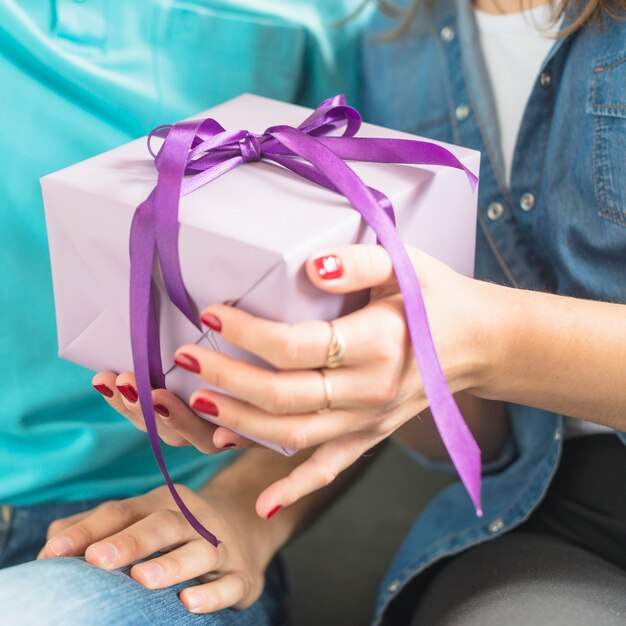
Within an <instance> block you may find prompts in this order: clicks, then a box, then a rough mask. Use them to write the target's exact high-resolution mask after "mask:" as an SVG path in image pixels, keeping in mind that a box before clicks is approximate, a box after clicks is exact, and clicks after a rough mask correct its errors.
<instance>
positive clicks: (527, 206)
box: [519, 192, 535, 212]
mask: <svg viewBox="0 0 626 626" xmlns="http://www.w3.org/2000/svg"><path fill="white" fill-rule="evenodd" d="M519 205H520V207H521V208H522V211H526V212H528V211H532V210H533V209H534V208H535V196H533V194H532V193H528V192H527V193H525V194H523V195H522V197H521V198H520V201H519Z"/></svg>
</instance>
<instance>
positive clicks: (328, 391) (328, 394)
mask: <svg viewBox="0 0 626 626" xmlns="http://www.w3.org/2000/svg"><path fill="white" fill-rule="evenodd" d="M317 371H318V372H319V373H320V376H321V377H322V384H323V385H324V406H323V407H322V408H321V409H320V410H319V413H327V412H328V411H330V403H331V402H332V400H333V386H332V385H331V383H330V378H328V375H327V374H326V372H325V371H324V370H317Z"/></svg>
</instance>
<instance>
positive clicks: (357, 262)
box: [305, 244, 396, 293]
mask: <svg viewBox="0 0 626 626" xmlns="http://www.w3.org/2000/svg"><path fill="white" fill-rule="evenodd" d="M305 267H306V273H307V276H308V277H309V280H310V281H311V282H312V283H313V284H314V285H315V286H316V287H318V288H319V289H322V290H323V291H329V292H331V293H352V292H354V291H361V290H363V289H371V288H373V287H381V286H385V285H388V284H395V280H396V279H395V275H394V273H393V266H392V265H391V259H390V258H389V255H388V254H387V252H386V251H385V249H384V248H383V247H382V246H373V245H363V244H355V245H351V246H344V247H341V248H335V249H333V250H332V251H327V252H323V253H320V254H317V255H315V256H314V257H313V258H311V259H309V260H308V261H307V263H306V266H305Z"/></svg>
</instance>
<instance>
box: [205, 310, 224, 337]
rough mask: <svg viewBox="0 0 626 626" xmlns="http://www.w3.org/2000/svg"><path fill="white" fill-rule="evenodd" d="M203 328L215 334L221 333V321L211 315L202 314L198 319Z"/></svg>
mask: <svg viewBox="0 0 626 626" xmlns="http://www.w3.org/2000/svg"><path fill="white" fill-rule="evenodd" d="M200 319H201V320H202V323H203V324H204V325H205V326H208V327H209V328H210V329H212V330H214V331H215V332H216V333H221V332H222V320H221V319H220V318H219V317H217V315H214V314H213V313H208V312H207V313H203V314H202V317H201V318H200Z"/></svg>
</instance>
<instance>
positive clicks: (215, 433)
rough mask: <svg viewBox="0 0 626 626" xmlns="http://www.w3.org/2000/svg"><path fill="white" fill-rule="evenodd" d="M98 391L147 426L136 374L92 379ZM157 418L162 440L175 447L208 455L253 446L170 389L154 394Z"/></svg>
mask: <svg viewBox="0 0 626 626" xmlns="http://www.w3.org/2000/svg"><path fill="white" fill-rule="evenodd" d="M92 384H93V386H94V388H95V389H96V390H97V391H98V392H99V393H100V394H101V395H102V397H103V398H104V399H105V400H106V401H107V402H108V404H109V405H110V406H111V407H112V408H114V409H115V410H116V411H117V412H118V413H119V414H120V415H122V416H123V417H125V418H126V419H127V420H128V421H129V422H131V424H133V425H134V426H135V427H136V428H138V429H139V430H141V431H143V432H145V431H146V424H145V422H144V418H143V413H142V411H141V406H140V404H139V399H138V395H137V384H136V382H135V375H134V374H133V373H132V372H124V373H122V374H119V375H118V374H115V373H114V372H100V373H98V374H96V375H95V376H94V377H93V379H92ZM152 401H153V404H154V418H155V422H156V425H157V430H158V433H159V437H160V438H161V439H162V440H163V442H165V443H166V444H168V445H170V446H174V447H181V446H194V447H195V448H197V449H198V450H200V452H203V453H204V454H215V453H216V452H221V451H222V450H225V449H227V448H233V447H235V446H237V447H238V448H247V447H250V446H251V445H252V443H251V442H250V441H248V440H247V439H245V438H244V437H240V436H239V435H237V434H235V433H233V432H231V431H229V430H227V429H226V428H219V427H216V426H214V425H213V424H211V423H210V422H207V421H206V420H203V419H198V417H197V415H196V414H195V413H194V412H193V411H192V410H191V409H190V408H189V407H188V406H187V405H186V404H185V403H184V402H183V401H182V400H181V399H180V398H178V397H177V396H175V395H174V394H172V393H170V392H169V391H167V390H166V389H154V390H153V391H152Z"/></svg>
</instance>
